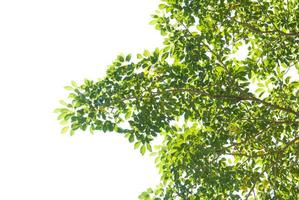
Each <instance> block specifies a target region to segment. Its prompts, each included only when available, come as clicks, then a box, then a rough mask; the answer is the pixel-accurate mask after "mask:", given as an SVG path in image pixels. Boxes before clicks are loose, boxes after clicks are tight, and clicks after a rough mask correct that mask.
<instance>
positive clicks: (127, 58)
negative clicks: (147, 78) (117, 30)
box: [126, 54, 132, 62]
mask: <svg viewBox="0 0 299 200" xmlns="http://www.w3.org/2000/svg"><path fill="white" fill-rule="evenodd" d="M131 58H132V55H131V54H128V55H127V57H126V61H127V62H129V61H130V60H131Z"/></svg>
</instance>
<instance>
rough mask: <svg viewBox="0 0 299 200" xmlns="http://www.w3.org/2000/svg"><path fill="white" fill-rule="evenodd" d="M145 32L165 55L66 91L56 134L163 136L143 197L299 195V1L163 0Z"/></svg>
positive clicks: (146, 140)
mask: <svg viewBox="0 0 299 200" xmlns="http://www.w3.org/2000/svg"><path fill="white" fill-rule="evenodd" d="M151 24H153V25H155V27H156V29H158V30H160V32H161V35H162V36H163V37H164V46H163V47H162V48H160V49H156V50H155V51H153V52H149V51H148V50H145V51H144V52H143V54H138V55H137V58H134V59H132V58H131V55H130V54H129V55H127V56H123V55H119V56H118V57H117V59H116V60H115V61H114V62H113V63H112V65H111V66H109V67H108V70H107V74H106V76H105V77H104V78H103V79H101V80H98V81H92V80H85V82H84V83H83V84H81V85H77V84H76V83H75V82H72V84H71V86H67V87H66V89H68V90H71V93H70V94H69V97H68V99H67V100H66V102H64V101H62V104H63V105H64V106H63V107H62V108H59V109H57V112H58V113H59V117H58V119H59V120H61V123H62V124H66V127H64V128H63V130H62V131H63V132H67V131H68V130H70V133H71V134H74V131H75V130H77V129H82V130H86V129H89V130H90V132H93V131H103V132H107V131H114V132H117V133H120V134H123V135H124V136H125V137H127V138H128V140H129V141H130V142H132V143H134V147H135V148H138V149H139V150H140V152H141V153H142V154H144V153H145V151H146V150H149V151H152V147H151V141H152V140H153V139H154V138H155V137H157V136H160V137H162V138H163V140H164V141H163V142H162V143H161V145H160V146H158V148H157V150H156V151H155V153H154V155H155V157H156V163H157V167H158V168H159V170H160V173H161V183H160V185H158V186H156V187H154V188H153V189H148V190H147V191H145V192H144V193H142V194H141V195H140V196H139V198H140V199H190V200H192V199H193V200H196V199H298V198H299V197H298V194H299V133H298V132H299V131H298V125H299V108H298V103H299V82H298V81H297V80H296V79H295V77H292V76H290V72H298V70H299V63H298V60H299V1H298V0H286V1H283V0H192V1H191V0H164V1H163V3H162V4H160V5H159V9H158V11H157V12H156V14H155V15H153V21H152V22H151ZM240 49H243V51H244V52H247V54H246V57H245V58H244V59H242V58H240V57H239V54H238V52H239V51H240ZM296 70H297V71H296Z"/></svg>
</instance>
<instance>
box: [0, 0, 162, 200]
mask: <svg viewBox="0 0 299 200" xmlns="http://www.w3.org/2000/svg"><path fill="white" fill-rule="evenodd" d="M157 5H158V0H109V1H108V0H107V1H104V0H102V1H100V0H97V1H96V0H26V1H25V0H0V91H1V93H0V199H3V200H27V199H28V200H29V199H30V200H68V199H70V200H79V199H80V200H83V199H84V200H96V199H97V200H132V199H137V196H138V195H139V194H140V193H141V192H142V191H144V190H145V189H146V188H147V187H150V186H153V185H155V184H156V183H158V181H159V178H158V175H157V172H156V169H155V167H154V162H153V160H152V159H151V158H149V156H143V157H142V156H141V155H140V153H139V152H138V151H136V150H133V145H132V144H130V143H129V142H128V141H127V140H126V139H125V138H124V137H122V136H120V135H117V134H104V133H95V135H91V134H89V133H88V132H85V133H83V132H79V133H77V134H76V135H75V136H73V137H71V136H69V135H61V134H60V129H61V126H60V125H59V124H58V122H57V121H56V115H55V114H53V112H52V111H53V110H54V108H56V107H58V106H59V104H58V101H59V99H63V98H65V97H66V96H67V92H66V91H65V90H64V89H63V87H64V86H65V85H68V84H69V83H70V81H71V80H75V81H79V82H80V81H82V80H83V79H84V78H89V79H96V78H99V77H101V76H103V74H104V71H105V67H106V66H107V65H109V64H110V63H111V61H112V60H113V59H114V58H115V56H116V55H117V54H119V53H121V52H124V53H131V52H132V53H137V52H143V50H144V49H145V48H148V49H154V48H155V47H158V46H161V43H162V38H161V37H160V35H159V33H158V32H157V31H155V30H154V27H152V26H150V25H149V24H148V22H149V21H150V19H151V18H150V14H152V13H153V12H154V10H155V9H156V8H157Z"/></svg>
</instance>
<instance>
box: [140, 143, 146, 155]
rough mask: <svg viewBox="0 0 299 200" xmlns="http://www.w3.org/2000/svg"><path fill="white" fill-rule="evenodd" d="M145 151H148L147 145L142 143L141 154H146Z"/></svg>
mask: <svg viewBox="0 0 299 200" xmlns="http://www.w3.org/2000/svg"><path fill="white" fill-rule="evenodd" d="M145 151H146V146H145V145H142V147H141V148H140V153H141V155H144V154H145Z"/></svg>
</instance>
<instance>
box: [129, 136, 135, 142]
mask: <svg viewBox="0 0 299 200" xmlns="http://www.w3.org/2000/svg"><path fill="white" fill-rule="evenodd" d="M129 141H130V143H132V142H134V134H131V135H130V137H129Z"/></svg>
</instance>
